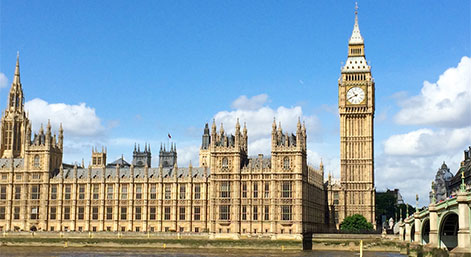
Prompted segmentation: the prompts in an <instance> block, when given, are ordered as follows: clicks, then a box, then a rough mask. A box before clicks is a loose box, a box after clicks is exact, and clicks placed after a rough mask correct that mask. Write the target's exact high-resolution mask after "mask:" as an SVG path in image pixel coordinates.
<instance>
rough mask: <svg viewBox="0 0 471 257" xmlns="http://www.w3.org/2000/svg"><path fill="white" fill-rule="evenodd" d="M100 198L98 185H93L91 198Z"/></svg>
mask: <svg viewBox="0 0 471 257" xmlns="http://www.w3.org/2000/svg"><path fill="white" fill-rule="evenodd" d="M99 198H100V185H93V200H98V199H99Z"/></svg>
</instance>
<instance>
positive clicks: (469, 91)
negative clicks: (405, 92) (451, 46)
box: [395, 56, 471, 127]
mask: <svg viewBox="0 0 471 257" xmlns="http://www.w3.org/2000/svg"><path fill="white" fill-rule="evenodd" d="M400 106H401V107H402V109H401V110H400V111H399V113H398V114H397V115H396V117H395V119H396V121H397V122H398V123H399V124H407V125H408V124H414V125H437V126H441V127H462V126H469V125H470V124H471V115H470V113H471V58H470V57H467V56H464V57H463V58H462V59H461V61H460V63H459V64H458V66H457V67H453V68H449V69H448V70H446V71H445V72H444V73H443V74H442V75H440V77H439V79H438V81H437V82H436V83H430V82H428V81H425V82H424V85H423V87H422V90H421V92H420V94H419V95H417V96H413V97H410V98H408V99H405V100H402V101H400Z"/></svg>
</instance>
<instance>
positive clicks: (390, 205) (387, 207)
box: [376, 193, 397, 228]
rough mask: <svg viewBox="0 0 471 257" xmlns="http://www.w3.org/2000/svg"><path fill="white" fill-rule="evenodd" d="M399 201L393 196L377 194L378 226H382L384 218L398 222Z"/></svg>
mask: <svg viewBox="0 0 471 257" xmlns="http://www.w3.org/2000/svg"><path fill="white" fill-rule="evenodd" d="M396 203H397V199H396V197H395V196H394V195H393V194H388V193H376V225H377V226H378V227H379V228H380V227H381V226H382V220H381V218H382V216H383V215H385V216H386V220H387V221H388V220H389V218H391V217H392V218H393V219H394V221H396V213H397V207H396Z"/></svg>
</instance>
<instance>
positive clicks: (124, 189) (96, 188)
mask: <svg viewBox="0 0 471 257" xmlns="http://www.w3.org/2000/svg"><path fill="white" fill-rule="evenodd" d="M57 188H58V186H57V185H51V194H50V199H51V200H56V199H57V195H58V194H57ZM142 188H143V187H142V184H136V185H135V194H134V199H137V200H139V199H142V197H143V190H142ZM40 189H41V187H40V185H32V186H31V196H30V197H31V198H30V199H39V198H40ZM113 194H114V185H107V186H106V199H107V200H112V199H113V197H114V195H113ZM171 195H172V189H171V185H165V196H164V197H165V199H171ZM71 196H72V185H65V186H64V199H65V200H70V199H71ZM99 196H100V185H93V186H92V199H94V200H98V199H99ZM149 196H150V199H157V185H155V184H152V185H150V194H149ZM5 199H7V186H0V200H5ZM14 199H15V200H19V199H21V186H15V195H14ZM78 199H79V200H84V199H85V185H79V186H78ZM120 199H121V200H126V199H128V185H127V184H123V185H121V196H120ZM179 199H181V200H184V199H186V185H180V192H179ZM194 199H196V200H198V199H201V185H199V184H195V186H194Z"/></svg>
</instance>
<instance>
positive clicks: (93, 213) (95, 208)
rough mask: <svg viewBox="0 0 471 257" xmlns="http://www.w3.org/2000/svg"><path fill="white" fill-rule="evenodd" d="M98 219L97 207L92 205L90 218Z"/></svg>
mask: <svg viewBox="0 0 471 257" xmlns="http://www.w3.org/2000/svg"><path fill="white" fill-rule="evenodd" d="M97 219H98V207H93V208H92V220H97Z"/></svg>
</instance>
